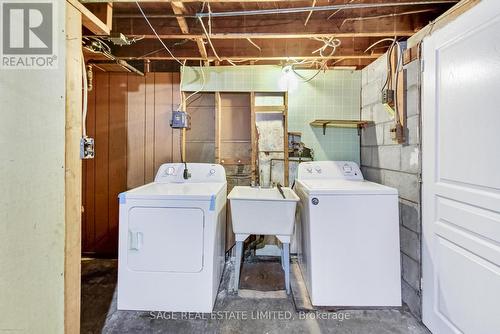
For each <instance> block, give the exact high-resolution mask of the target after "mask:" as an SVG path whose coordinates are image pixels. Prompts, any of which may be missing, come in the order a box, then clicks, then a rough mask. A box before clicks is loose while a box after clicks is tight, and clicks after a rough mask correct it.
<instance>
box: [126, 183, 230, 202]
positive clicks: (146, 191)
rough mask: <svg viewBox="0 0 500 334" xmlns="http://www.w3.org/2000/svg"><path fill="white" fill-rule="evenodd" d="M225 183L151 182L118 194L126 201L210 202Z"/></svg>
mask: <svg viewBox="0 0 500 334" xmlns="http://www.w3.org/2000/svg"><path fill="white" fill-rule="evenodd" d="M225 185H226V183H225V182H224V183H222V182H220V183H157V182H152V183H148V184H146V185H143V186H141V187H138V188H135V189H132V190H129V191H126V192H124V193H121V194H120V198H126V199H176V200H179V199H190V200H212V197H213V196H216V195H217V194H218V193H219V192H220V191H221V190H222V188H223V187H224V186H225Z"/></svg>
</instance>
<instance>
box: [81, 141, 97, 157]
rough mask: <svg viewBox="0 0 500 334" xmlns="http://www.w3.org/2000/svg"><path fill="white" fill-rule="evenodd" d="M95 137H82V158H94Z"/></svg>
mask: <svg viewBox="0 0 500 334" xmlns="http://www.w3.org/2000/svg"><path fill="white" fill-rule="evenodd" d="M94 157H95V149H94V138H90V137H83V138H82V139H80V159H94Z"/></svg>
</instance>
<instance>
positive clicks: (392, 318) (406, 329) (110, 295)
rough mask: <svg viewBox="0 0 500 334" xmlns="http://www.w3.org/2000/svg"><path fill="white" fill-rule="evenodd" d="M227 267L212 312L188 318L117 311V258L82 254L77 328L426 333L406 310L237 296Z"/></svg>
mask: <svg viewBox="0 0 500 334" xmlns="http://www.w3.org/2000/svg"><path fill="white" fill-rule="evenodd" d="M229 268H230V266H229ZM229 271H230V270H226V272H225V274H224V278H223V282H222V285H221V289H220V291H219V296H218V299H217V302H216V305H215V310H214V313H212V314H192V315H191V319H186V316H184V318H183V315H182V314H180V313H174V314H171V313H163V312H135V311H117V310H116V289H115V288H116V275H117V261H116V260H102V259H91V260H90V259H86V260H84V261H83V262H82V320H81V332H82V333H176V334H181V333H252V334H254V333H345V334H347V333H349V334H351V333H352V334H360V333H370V334H385V333H404V334H408V333H410V334H424V333H425V334H428V333H429V331H428V330H427V329H426V328H425V327H424V326H423V325H422V324H421V323H420V322H419V321H418V320H417V319H415V318H414V317H413V316H412V315H411V314H410V313H409V312H408V311H406V310H356V311H352V310H349V311H342V312H337V313H333V312H320V313H304V312H297V311H296V310H295V306H294V302H293V299H292V298H290V297H287V298H283V297H281V298H280V296H282V295H280V294H276V295H275V297H274V298H242V297H240V296H238V295H233V294H228V293H227V286H228V282H229V277H230V273H229ZM269 296H272V294H271V295H269ZM266 311H267V313H265V312H266ZM172 317H176V318H177V319H172ZM212 317H214V318H215V319H212ZM166 318H170V319H166ZM218 318H222V319H218ZM238 318H239V319H238Z"/></svg>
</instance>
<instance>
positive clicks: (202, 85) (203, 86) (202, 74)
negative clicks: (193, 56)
mask: <svg viewBox="0 0 500 334" xmlns="http://www.w3.org/2000/svg"><path fill="white" fill-rule="evenodd" d="M203 67H204V66H203V63H202V61H201V60H200V71H201V78H202V80H203V81H202V84H201V87H200V89H198V90H197V91H196V92H194V93H191V94H190V95H189V96H188V97H186V99H185V100H184V104H187V101H188V100H189V99H190V98H191V97H192V96H194V95H196V94H198V93H199V92H201V91H202V90H203V89H204V88H205V83H206V82H205V81H206V80H205V71H204V70H203ZM181 76H182V73H181ZM181 89H182V87H181Z"/></svg>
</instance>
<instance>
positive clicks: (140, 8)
mask: <svg viewBox="0 0 500 334" xmlns="http://www.w3.org/2000/svg"><path fill="white" fill-rule="evenodd" d="M135 4H136V5H137V8H139V11H140V12H141V14H142V16H143V17H144V19H145V20H146V22H147V24H148V25H149V27H150V28H151V30H152V31H153V33H154V34H155V36H156V38H158V40H159V41H160V43H161V45H162V46H163V47H164V48H165V50H167V52H168V53H169V54H170V56H171V57H172V58H174V60H175V61H176V62H178V63H179V64H180V65H182V62H181V61H180V60H179V59H177V58H176V57H175V56H174V54H173V53H172V51H170V49H169V48H168V47H167V46H166V45H165V43H163V41H162V39H161V38H160V36H159V35H158V33H157V32H156V30H155V28H154V27H153V25H152V24H151V22H149V19H148V18H147V16H146V14H145V13H144V11H143V10H142V7H141V5H139V2H137V1H136V2H135Z"/></svg>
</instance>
